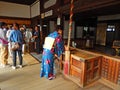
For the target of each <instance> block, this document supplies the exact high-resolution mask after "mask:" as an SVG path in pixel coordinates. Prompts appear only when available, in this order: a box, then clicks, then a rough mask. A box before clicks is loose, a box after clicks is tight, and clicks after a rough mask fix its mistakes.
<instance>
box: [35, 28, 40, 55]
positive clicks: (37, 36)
mask: <svg viewBox="0 0 120 90" xmlns="http://www.w3.org/2000/svg"><path fill="white" fill-rule="evenodd" d="M33 38H34V39H35V41H34V42H35V44H34V45H35V51H36V53H37V54H40V30H39V27H38V26H35V32H34V35H33Z"/></svg>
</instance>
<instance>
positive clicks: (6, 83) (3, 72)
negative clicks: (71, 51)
mask: <svg viewBox="0 0 120 90" xmlns="http://www.w3.org/2000/svg"><path fill="white" fill-rule="evenodd" d="M26 57H27V58H26ZM27 59H29V62H30V63H31V60H30V59H31V56H29V54H27V56H25V57H24V62H26V61H25V60H27ZM33 62H36V61H33ZM27 63H28V62H26V65H25V66H24V67H23V68H22V69H19V68H18V69H16V70H12V69H11V67H7V68H0V88H1V90H112V89H110V88H108V87H106V86H105V85H103V84H101V83H99V82H98V83H97V84H95V85H93V86H91V87H88V88H84V89H81V88H80V87H79V86H78V85H76V84H75V83H73V82H72V81H71V80H68V79H66V78H65V77H64V76H63V75H62V74H60V73H57V77H56V78H55V79H54V80H48V79H46V78H40V77H39V74H40V64H39V63H35V64H27Z"/></svg>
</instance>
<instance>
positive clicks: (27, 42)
mask: <svg viewBox="0 0 120 90" xmlns="http://www.w3.org/2000/svg"><path fill="white" fill-rule="evenodd" d="M31 38H32V32H31V31H30V29H26V32H25V42H26V49H27V51H28V52H29V42H30V41H31Z"/></svg>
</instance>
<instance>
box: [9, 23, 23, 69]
mask: <svg viewBox="0 0 120 90" xmlns="http://www.w3.org/2000/svg"><path fill="white" fill-rule="evenodd" d="M9 39H10V41H11V42H14V43H18V44H19V46H20V47H19V48H18V49H17V50H13V51H12V53H13V66H12V68H13V69H16V57H17V53H18V57H19V65H18V67H19V68H22V60H23V57H22V44H23V36H22V33H21V32H20V30H19V25H18V24H17V23H14V24H13V30H12V32H11V33H10V37H9Z"/></svg>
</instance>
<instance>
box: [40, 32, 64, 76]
mask: <svg viewBox="0 0 120 90" xmlns="http://www.w3.org/2000/svg"><path fill="white" fill-rule="evenodd" d="M48 37H52V38H55V42H56V45H55V46H54V47H53V48H52V49H51V50H48V49H45V48H44V49H43V55H42V64H41V73H40V77H43V76H45V77H46V78H49V77H53V76H54V74H55V73H54V54H57V55H58V56H60V55H61V54H62V52H63V41H62V37H61V36H60V35H59V34H58V33H57V32H56V31H55V32H53V33H51V34H50V35H48Z"/></svg>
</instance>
